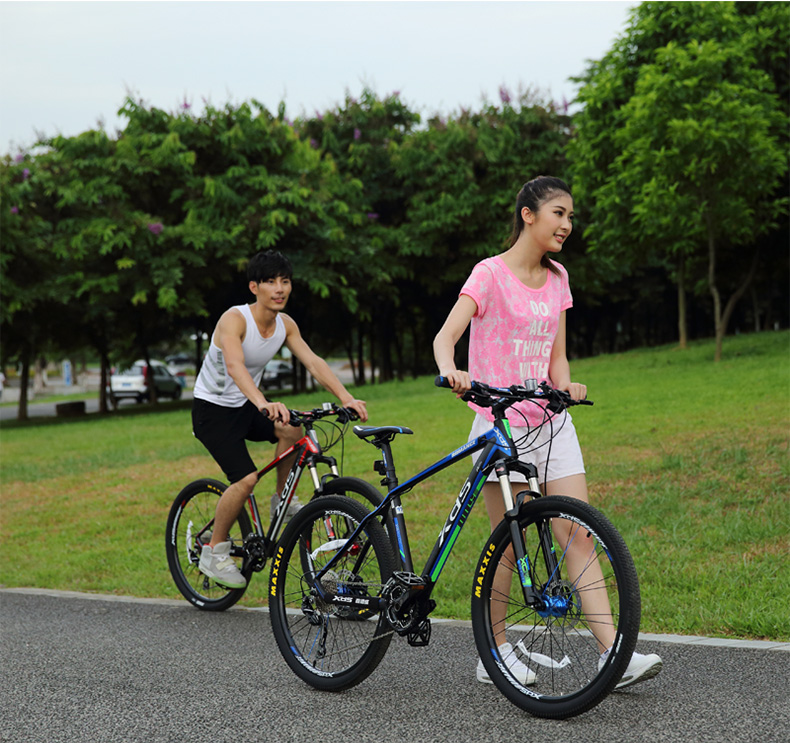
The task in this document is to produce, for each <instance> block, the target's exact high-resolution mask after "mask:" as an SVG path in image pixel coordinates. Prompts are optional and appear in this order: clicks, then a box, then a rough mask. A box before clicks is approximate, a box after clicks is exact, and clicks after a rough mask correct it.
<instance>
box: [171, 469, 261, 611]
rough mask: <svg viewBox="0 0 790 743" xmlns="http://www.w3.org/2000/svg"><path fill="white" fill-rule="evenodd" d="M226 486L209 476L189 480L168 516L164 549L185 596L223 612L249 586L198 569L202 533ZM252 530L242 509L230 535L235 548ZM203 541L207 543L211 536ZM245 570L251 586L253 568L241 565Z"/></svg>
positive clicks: (203, 605)
mask: <svg viewBox="0 0 790 743" xmlns="http://www.w3.org/2000/svg"><path fill="white" fill-rule="evenodd" d="M227 487H228V486H227V485H225V484H224V483H222V482H219V480H211V479H207V478H206V479H202V480H195V481H194V482H191V483H189V485H187V486H186V487H185V488H184V489H183V490H182V491H181V492H180V493H179V494H178V496H177V497H176V499H175V500H174V501H173V505H172V506H171V508H170V514H169V515H168V518H167V532H166V536H165V551H166V552H167V564H168V567H169V568H170V574H171V575H172V576H173V581H174V582H175V584H176V587H177V588H178V590H179V591H180V592H181V594H182V595H183V596H184V598H185V599H186V600H187V601H189V602H190V603H191V604H192V605H193V606H196V607H197V608H198V609H201V610H203V611H224V610H225V609H228V608H229V607H231V606H233V605H234V604H235V603H236V602H237V601H238V600H239V599H240V598H241V597H242V596H243V595H244V592H245V591H246V590H247V586H245V587H244V588H226V587H225V586H221V585H219V584H218V583H215V582H214V581H213V580H211V578H208V577H207V576H205V575H203V573H201V572H200V570H198V561H199V560H200V544H199V543H198V539H199V537H200V532H201V531H202V530H204V529H205V528H206V527H208V526H209V525H210V524H211V523H212V522H213V520H214V512H215V510H216V508H217V499H218V498H219V497H220V496H221V495H222V493H224V492H225V490H226V488H227ZM251 533H252V525H251V523H250V518H249V516H248V515H247V512H246V511H245V510H244V509H242V510H241V511H240V512H239V516H238V518H237V519H236V522H235V524H234V525H233V527H232V528H231V530H230V534H229V537H228V538H229V539H230V541H231V545H232V549H240V548H241V547H242V545H243V542H244V538H245V536H247V535H249V534H251ZM207 536H209V535H204V537H207ZM204 541H205V542H206V543H207V542H208V539H204ZM242 573H243V574H244V577H245V578H246V579H247V581H248V585H249V580H250V576H251V574H252V571H251V570H248V569H245V568H244V567H242Z"/></svg>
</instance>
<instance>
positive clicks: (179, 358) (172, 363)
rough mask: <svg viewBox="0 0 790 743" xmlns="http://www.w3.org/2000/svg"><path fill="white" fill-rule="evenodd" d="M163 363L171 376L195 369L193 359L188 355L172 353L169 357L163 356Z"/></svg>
mask: <svg viewBox="0 0 790 743" xmlns="http://www.w3.org/2000/svg"><path fill="white" fill-rule="evenodd" d="M165 363H166V364H167V370H168V371H169V372H170V373H171V374H179V373H180V372H183V371H186V370H187V369H194V368H195V358H194V356H190V355H189V354H188V353H174V354H172V355H171V356H165Z"/></svg>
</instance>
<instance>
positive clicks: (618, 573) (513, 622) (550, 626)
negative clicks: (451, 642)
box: [472, 496, 641, 718]
mask: <svg viewBox="0 0 790 743" xmlns="http://www.w3.org/2000/svg"><path fill="white" fill-rule="evenodd" d="M518 519H519V521H518V523H519V526H520V528H521V533H522V535H523V538H524V545H525V548H526V557H527V563H528V565H526V566H525V567H526V573H525V574H526V576H528V580H529V581H530V582H531V584H532V586H533V587H534V588H535V589H536V590H537V592H538V594H539V595H540V598H541V600H540V602H539V605H537V606H528V605H527V603H526V601H525V599H524V592H523V590H522V586H521V580H520V579H519V570H518V568H517V566H516V565H515V564H514V559H513V548H512V542H511V536H510V529H509V527H508V524H507V523H506V522H505V521H503V522H502V523H500V524H499V525H498V526H497V527H496V529H494V532H493V533H492V534H491V537H490V538H489V541H488V543H487V544H486V547H485V548H484V550H483V552H482V554H481V556H480V561H479V563H478V566H477V571H476V573H475V581H474V585H473V589H472V626H473V629H474V635H475V642H476V644H477V649H478V652H479V653H480V657H481V658H482V660H483V664H484V666H485V668H486V670H487V671H488V674H489V676H490V678H491V680H492V681H493V682H494V683H495V684H496V686H497V687H498V688H499V690H500V691H501V692H502V693H503V694H504V695H505V696H506V697H507V698H508V699H509V700H510V701H511V702H513V703H514V704H516V705H517V706H519V707H521V708H522V709H525V710H526V711H527V712H529V713H530V714H532V715H535V716H537V717H549V718H565V717H572V716H574V715H578V714H581V713H582V712H585V711H587V710H589V709H590V708H592V707H594V706H595V705H596V704H598V703H599V702H601V701H602V700H603V699H604V697H606V695H607V694H609V692H610V691H611V690H612V689H613V688H614V687H615V685H616V684H617V682H618V681H619V680H620V677H621V676H622V675H623V673H624V671H625V669H626V668H627V666H628V663H629V661H630V659H631V654H632V653H633V650H634V647H635V645H636V640H637V635H638V633H639V621H640V613H641V603H640V595H639V581H638V579H637V575H636V569H635V568H634V563H633V560H632V559H631V555H630V553H629V552H628V549H627V547H626V546H625V542H624V541H623V539H622V537H621V536H620V534H619V533H618V532H617V530H616V529H615V528H614V526H612V524H611V523H610V522H609V520H608V519H607V518H606V517H605V516H604V515H603V514H602V513H600V511H598V510H596V509H595V508H593V507H592V506H590V505H589V504H587V503H584V502H582V501H579V500H576V499H575V498H567V497H564V496H548V497H545V498H538V499H536V500H534V501H532V502H529V503H527V504H525V505H524V506H522V508H521V512H520V514H519V517H518ZM607 604H608V609H607ZM505 641H506V642H508V643H510V644H511V646H512V648H513V651H514V654H511V655H510V656H509V657H508V658H504V657H503V653H502V651H501V650H500V649H499V646H500V645H502V643H503V642H505ZM610 643H611V644H612V645H613V649H612V651H611V652H610V653H609V656H608V658H607V659H606V661H605V662H601V660H600V659H601V653H602V651H603V650H605V649H606V647H607V646H608V645H609V644H610ZM513 658H518V659H519V660H520V661H521V662H522V663H524V664H526V665H527V666H529V668H530V669H531V670H532V671H533V673H534V683H529V685H527V686H525V685H523V683H522V681H523V680H524V679H523V678H522V680H519V679H517V678H516V676H515V675H514V674H513V673H512V672H511V670H510V667H509V666H510V664H512V662H513ZM529 681H532V679H529Z"/></svg>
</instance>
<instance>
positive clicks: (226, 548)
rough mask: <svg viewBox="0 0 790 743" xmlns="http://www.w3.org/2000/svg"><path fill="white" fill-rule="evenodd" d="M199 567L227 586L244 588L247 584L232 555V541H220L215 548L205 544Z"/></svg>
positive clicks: (216, 581) (204, 573)
mask: <svg viewBox="0 0 790 743" xmlns="http://www.w3.org/2000/svg"><path fill="white" fill-rule="evenodd" d="M198 569H199V570H200V572H201V573H203V575H206V576H208V577H209V578H211V579H212V580H213V581H214V582H215V583H219V585H221V586H225V588H244V586H246V585H247V579H246V578H245V577H244V576H243V575H242V574H241V571H240V570H239V569H238V567H237V566H236V563H235V562H233V559H232V558H231V556H230V542H220V543H219V544H218V545H217V546H216V547H214V549H211V547H210V546H209V545H207V544H204V545H203V549H202V550H201V552H200V562H199V563H198Z"/></svg>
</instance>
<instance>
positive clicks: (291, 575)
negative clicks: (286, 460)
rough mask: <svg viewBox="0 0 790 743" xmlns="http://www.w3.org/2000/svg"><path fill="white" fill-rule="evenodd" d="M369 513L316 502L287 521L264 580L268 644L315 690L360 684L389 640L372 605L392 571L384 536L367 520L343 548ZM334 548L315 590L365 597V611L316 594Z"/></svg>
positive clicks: (329, 500) (348, 502)
mask: <svg viewBox="0 0 790 743" xmlns="http://www.w3.org/2000/svg"><path fill="white" fill-rule="evenodd" d="M368 513H369V511H368V510H367V509H366V508H364V507H363V506H362V505H361V504H359V503H357V502H356V501H354V500H352V499H350V498H346V497H343V496H335V495H325V496H321V497H320V498H315V499H314V500H312V501H310V503H308V504H307V505H306V506H305V507H304V508H302V509H301V510H300V511H299V512H298V513H297V514H296V515H295V516H294V517H293V518H292V519H291V522H290V523H289V524H288V527H287V528H286V530H285V532H284V533H283V536H282V538H281V539H280V541H279V543H278V544H277V546H276V548H275V552H274V558H273V559H272V567H271V577H270V581H269V613H270V618H271V622H272V629H273V630H274V637H275V639H276V641H277V646H278V647H279V649H280V652H281V653H282V655H283V658H285V661H286V662H287V663H288V665H289V666H290V667H291V670H293V671H294V673H296V675H297V676H299V678H301V679H302V680H303V681H305V682H307V683H308V684H310V685H311V686H314V687H315V688H316V689H322V690H325V691H341V690H343V689H348V688H349V687H352V686H355V685H356V684H358V683H360V682H361V681H363V680H364V679H365V678H367V677H368V676H369V675H370V674H371V673H372V672H373V670H374V669H375V668H376V667H377V666H378V664H379V663H380V662H381V659H382V658H383V657H384V654H385V653H386V652H387V648H388V647H389V644H390V640H391V639H392V634H391V631H390V629H389V625H388V623H387V622H386V620H385V618H384V616H383V615H382V614H380V613H379V610H378V603H377V601H376V599H378V597H379V596H380V595H381V592H382V589H383V587H384V585H385V584H386V583H387V581H388V580H389V578H390V576H391V575H392V572H393V570H394V557H393V555H392V550H391V547H390V544H389V540H388V537H387V534H386V533H385V532H384V530H383V529H382V527H381V525H380V524H379V523H378V522H377V521H375V520H373V519H371V520H370V521H369V522H368V523H367V524H366V525H365V527H364V529H363V530H362V531H361V532H360V534H359V536H358V537H357V538H356V539H355V540H354V542H353V543H351V544H349V538H350V536H351V534H352V532H353V531H354V529H355V528H356V527H357V526H358V525H359V523H360V522H361V521H362V519H363V518H364V517H365V516H366V515H367V514H368ZM340 549H344V552H343V554H342V556H341V558H340V560H339V561H338V563H337V564H336V565H335V566H334V567H333V569H332V570H331V571H329V572H327V573H326V574H325V575H324V577H323V579H322V581H321V585H322V587H323V589H324V590H325V591H326V592H328V593H331V594H333V595H337V596H340V595H344V596H349V597H355V598H370V599H371V603H370V605H369V608H365V609H362V610H360V609H357V608H353V607H345V606H339V605H336V604H332V603H329V602H326V601H322V599H321V597H320V596H319V594H318V591H317V589H316V586H315V574H316V573H317V572H318V571H319V570H321V568H322V567H323V566H325V565H326V564H327V563H328V562H329V561H330V560H331V559H332V558H333V557H334V556H335V555H336V554H337V552H338V550H340ZM305 556H307V561H308V562H309V567H307V569H306V567H305V564H304V562H305Z"/></svg>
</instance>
